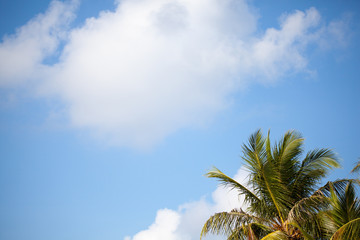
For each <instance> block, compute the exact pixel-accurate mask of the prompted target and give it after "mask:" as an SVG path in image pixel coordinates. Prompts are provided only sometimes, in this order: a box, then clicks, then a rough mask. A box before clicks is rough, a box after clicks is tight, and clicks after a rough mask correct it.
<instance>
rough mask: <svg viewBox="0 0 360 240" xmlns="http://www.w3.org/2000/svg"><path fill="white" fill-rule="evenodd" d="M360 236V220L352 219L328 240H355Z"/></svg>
mask: <svg viewBox="0 0 360 240" xmlns="http://www.w3.org/2000/svg"><path fill="white" fill-rule="evenodd" d="M359 236H360V218H356V219H353V220H351V221H349V222H348V223H346V224H344V225H343V226H342V227H341V228H339V229H338V230H337V231H336V232H335V233H334V234H333V236H332V237H331V238H330V240H343V239H349V240H357V239H359Z"/></svg>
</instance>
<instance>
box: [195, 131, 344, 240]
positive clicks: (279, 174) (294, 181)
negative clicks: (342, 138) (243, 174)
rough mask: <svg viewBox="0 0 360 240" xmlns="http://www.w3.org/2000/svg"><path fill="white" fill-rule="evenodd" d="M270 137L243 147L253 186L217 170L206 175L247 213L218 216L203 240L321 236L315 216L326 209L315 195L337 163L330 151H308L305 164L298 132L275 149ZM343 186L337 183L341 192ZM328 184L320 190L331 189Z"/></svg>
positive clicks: (320, 194)
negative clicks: (234, 194)
mask: <svg viewBox="0 0 360 240" xmlns="http://www.w3.org/2000/svg"><path fill="white" fill-rule="evenodd" d="M269 135H270V133H268V135H267V137H265V136H263V134H262V133H261V131H260V130H258V131H256V132H255V133H254V134H252V135H251V136H250V138H249V142H248V144H244V145H243V148H242V149H243V160H244V162H245V167H246V168H247V170H248V171H249V181H248V183H247V184H246V185H243V184H240V183H239V182H237V181H235V180H234V179H232V178H231V177H229V176H227V175H226V174H224V173H223V172H221V171H220V170H219V169H217V168H214V169H212V170H211V171H209V172H208V173H207V174H206V176H207V177H209V178H216V179H217V180H219V181H220V183H221V184H223V185H224V186H227V187H230V188H231V189H233V190H237V191H238V192H239V194H240V195H244V196H245V204H247V205H248V207H247V209H246V211H245V210H243V209H241V208H240V209H234V210H232V211H231V212H221V213H216V214H215V215H213V216H211V217H210V218H209V219H208V220H207V221H206V223H205V224H204V226H203V229H202V232H201V235H200V238H202V237H203V236H205V235H207V234H208V233H213V234H224V235H227V239H228V240H237V239H313V237H312V236H321V235H322V228H321V222H320V221H319V220H318V219H317V217H316V216H317V213H318V212H319V211H322V210H323V209H325V208H326V206H327V200H326V196H325V195H324V194H323V192H322V191H315V190H316V189H317V185H318V184H319V182H320V181H321V180H322V179H323V178H324V177H325V176H326V175H327V174H328V172H329V170H330V169H331V168H333V167H340V165H339V162H338V160H337V158H336V156H335V154H334V153H333V151H331V150H329V149H315V150H312V151H309V152H308V153H307V154H306V155H305V156H304V157H303V158H302V160H300V159H301V156H302V153H303V142H304V139H303V138H302V137H301V135H300V134H299V133H297V132H296V131H289V132H287V133H286V134H285V135H284V136H283V137H282V138H281V140H280V141H279V142H278V143H275V144H274V145H273V146H271V143H270V136H269ZM343 185H344V181H338V182H336V183H334V184H333V186H334V188H335V189H337V188H338V187H341V186H343ZM328 188H329V184H327V185H325V186H324V187H323V188H322V189H323V190H324V189H328Z"/></svg>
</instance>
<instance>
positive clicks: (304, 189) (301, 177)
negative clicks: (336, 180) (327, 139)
mask: <svg viewBox="0 0 360 240" xmlns="http://www.w3.org/2000/svg"><path fill="white" fill-rule="evenodd" d="M339 166H340V165H339V162H338V159H337V157H336V155H335V154H334V153H333V152H332V151H331V150H329V149H316V150H312V151H309V152H308V153H307V154H306V157H305V159H304V160H303V161H302V163H301V166H300V168H299V170H298V171H297V173H296V177H295V179H294V183H293V184H292V186H291V187H292V190H291V191H292V194H291V195H292V196H293V197H294V198H295V199H301V198H303V197H308V196H309V195H310V194H311V193H312V192H313V191H314V190H315V189H314V188H315V186H316V184H318V182H319V181H320V179H321V178H323V177H325V176H326V175H327V174H328V172H329V170H330V169H331V168H333V167H339Z"/></svg>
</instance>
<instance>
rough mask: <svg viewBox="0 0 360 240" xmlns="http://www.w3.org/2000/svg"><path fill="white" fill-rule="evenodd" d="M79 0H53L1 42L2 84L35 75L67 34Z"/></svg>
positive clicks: (14, 82)
mask: <svg viewBox="0 0 360 240" xmlns="http://www.w3.org/2000/svg"><path fill="white" fill-rule="evenodd" d="M76 6H77V1H72V2H69V3H63V2H59V1H53V2H52V3H51V4H50V6H49V8H48V10H47V11H46V12H45V13H44V14H39V15H38V16H36V17H35V18H34V19H32V20H31V21H29V22H28V23H27V24H26V25H24V26H22V27H20V28H18V29H17V30H16V33H15V34H14V35H11V36H5V37H4V38H3V41H2V42H1V43H0V87H1V86H6V85H14V84H17V83H19V82H23V81H25V80H28V79H29V78H32V77H36V76H38V75H39V72H41V71H42V68H43V66H42V65H41V63H42V62H43V60H44V59H45V58H46V57H49V56H51V55H52V54H53V53H54V52H55V51H56V50H57V47H58V45H59V42H60V40H61V39H62V38H64V37H65V34H66V31H65V30H66V27H67V26H68V24H69V23H70V21H71V20H72V19H73V18H74V14H73V11H74V9H75V8H76Z"/></svg>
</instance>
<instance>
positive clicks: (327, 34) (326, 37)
mask: <svg viewBox="0 0 360 240" xmlns="http://www.w3.org/2000/svg"><path fill="white" fill-rule="evenodd" d="M359 10H360V4H359V2H358V1H355V0H354V1H346V2H344V1H336V0H333V1H280V0H276V1H271V3H270V1H266V0H258V1H256V0H253V1H241V0H237V1H233V0H228V1H217V0H199V1H190V0H181V1H180V0H179V1H173V0H136V1H135V0H123V1H121V0H120V1H115V2H114V1H112V0H106V1H94V0H83V1H65V2H62V1H58V2H50V1H47V0H42V1H40V0H38V1H31V2H29V1H24V0H16V1H15V0H13V1H1V2H0V19H1V21H0V32H1V36H2V40H1V44H0V142H1V144H0V151H1V154H2V158H1V161H0V164H1V166H0V188H1V192H2V194H1V195H0V209H1V213H2V214H1V216H0V223H1V224H0V238H1V239H9V240H20V239H25V238H26V239H29V240H32V239H36V240H42V239H44V240H45V239H54V240H57V239H59V240H60V239H62V240H63V239H69V240H73V239H74V240H75V239H89V240H97V239H108V240H111V239H123V240H143V239H146V240H152V239H157V240H162V239H164V240H177V239H185V240H192V239H198V236H199V228H201V224H202V223H203V221H204V219H206V217H208V216H209V214H211V213H213V212H215V211H221V210H226V209H229V208H231V207H234V206H239V203H238V202H237V199H236V197H235V196H234V194H231V193H228V192H227V191H226V190H223V189H221V188H217V185H216V182H214V181H212V180H209V179H206V178H205V177H204V176H203V175H204V173H206V171H207V170H209V169H210V168H211V167H212V166H216V167H218V168H219V169H221V170H222V171H224V172H226V173H228V174H229V175H231V176H235V177H236V178H238V179H239V180H240V181H241V179H242V178H243V177H244V176H246V173H244V172H243V170H241V169H240V167H241V164H242V162H241V158H240V157H241V145H242V144H243V143H244V142H246V140H247V138H248V136H249V135H250V134H251V133H253V132H254V131H255V130H257V129H259V128H261V129H263V131H264V132H266V131H267V130H268V129H271V135H272V137H273V139H274V140H276V139H278V138H279V137H280V136H281V135H282V134H284V133H285V132H286V131H287V130H290V129H296V130H298V131H300V132H301V133H302V134H303V136H304V137H305V147H306V150H309V149H313V148H318V147H327V148H332V149H334V151H335V152H337V153H338V155H339V156H340V158H341V159H342V165H343V168H342V169H336V170H334V171H333V172H332V174H331V175H330V176H329V179H336V178H343V177H349V172H350V170H351V168H352V167H353V165H354V163H355V161H356V160H357V159H358V157H360V153H359V149H360V142H359V138H358V136H359V135H360V128H359V122H360V107H359V103H360V97H359V92H360V83H359V76H358V68H359V66H360V61H359V60H360V57H359V55H360V48H359V44H358V43H359V42H360V25H359V23H360V16H359ZM39 14H40V15H39ZM239 169H240V170H239ZM209 239H212V238H209ZM214 239H221V238H214Z"/></svg>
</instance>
